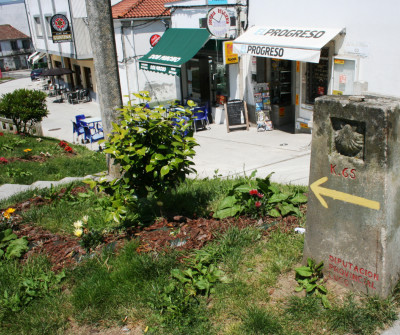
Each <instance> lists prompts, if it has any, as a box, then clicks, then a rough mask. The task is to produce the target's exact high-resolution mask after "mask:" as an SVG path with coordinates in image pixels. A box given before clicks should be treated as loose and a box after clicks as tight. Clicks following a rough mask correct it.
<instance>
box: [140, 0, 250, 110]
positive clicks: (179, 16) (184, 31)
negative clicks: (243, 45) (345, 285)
mask: <svg viewBox="0 0 400 335" xmlns="http://www.w3.org/2000/svg"><path fill="white" fill-rule="evenodd" d="M165 6H166V7H167V8H169V9H170V11H171V26H170V27H169V29H168V30H166V32H165V33H164V34H163V35H162V37H161V39H160V41H159V43H158V44H157V45H156V46H155V47H154V48H153V49H152V50H151V51H150V52H149V53H147V54H146V55H145V56H143V57H142V58H141V59H140V60H139V65H140V69H141V70H143V71H145V72H154V73H157V74H158V76H159V78H161V76H168V75H169V76H173V77H175V78H176V87H175V92H174V96H173V97H172V98H174V99H178V100H181V101H182V102H184V101H185V100H187V99H191V100H194V101H196V102H198V103H200V104H208V105H209V106H215V105H216V104H217V102H221V101H219V100H220V99H223V97H227V96H229V97H230V98H232V99H234V98H238V97H239V92H238V82H237V81H238V74H239V65H238V63H237V61H236V62H233V64H231V65H229V64H227V62H225V61H224V47H225V42H229V41H232V40H233V39H234V38H236V37H237V36H238V35H239V34H240V32H241V31H242V29H243V27H245V26H246V25H247V19H246V18H247V16H246V13H247V12H246V1H235V0H218V1H215V0H214V1H213V0H208V1H207V0H192V1H189V0H184V1H175V2H170V3H166V4H165Z"/></svg>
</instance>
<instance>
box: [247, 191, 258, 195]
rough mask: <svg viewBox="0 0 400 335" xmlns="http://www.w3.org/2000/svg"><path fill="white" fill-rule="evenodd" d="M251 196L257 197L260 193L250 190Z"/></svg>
mask: <svg viewBox="0 0 400 335" xmlns="http://www.w3.org/2000/svg"><path fill="white" fill-rule="evenodd" d="M249 193H250V195H256V194H258V191H257V190H250V192H249Z"/></svg>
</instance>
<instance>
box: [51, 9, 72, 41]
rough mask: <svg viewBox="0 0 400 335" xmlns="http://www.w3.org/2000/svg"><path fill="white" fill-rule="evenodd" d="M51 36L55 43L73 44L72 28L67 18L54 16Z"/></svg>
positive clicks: (58, 15)
mask: <svg viewBox="0 0 400 335" xmlns="http://www.w3.org/2000/svg"><path fill="white" fill-rule="evenodd" d="M50 26H51V36H52V38H53V43H62V42H71V41H72V34H71V26H70V24H69V21H68V19H67V17H66V16H65V15H63V14H56V15H53V16H52V18H51V19H50Z"/></svg>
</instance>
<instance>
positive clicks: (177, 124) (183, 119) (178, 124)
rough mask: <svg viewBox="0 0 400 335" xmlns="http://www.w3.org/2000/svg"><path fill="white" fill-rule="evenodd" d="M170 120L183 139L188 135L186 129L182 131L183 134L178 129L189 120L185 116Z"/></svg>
mask: <svg viewBox="0 0 400 335" xmlns="http://www.w3.org/2000/svg"><path fill="white" fill-rule="evenodd" d="M171 120H172V121H173V122H172V125H173V126H174V127H176V128H177V129H178V131H179V132H180V133H181V134H182V135H183V137H185V136H187V135H188V133H189V131H188V129H187V128H186V129H185V130H184V131H183V133H182V130H181V129H180V128H182V127H183V126H185V125H186V124H187V123H188V121H189V118H188V117H187V116H175V117H173V118H172V119H171Z"/></svg>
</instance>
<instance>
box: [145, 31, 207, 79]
mask: <svg viewBox="0 0 400 335" xmlns="http://www.w3.org/2000/svg"><path fill="white" fill-rule="evenodd" d="M209 37H210V34H209V32H208V30H207V29H193V28H170V29H167V30H166V31H165V33H164V35H163V36H162V37H161V39H160V41H159V42H158V43H157V44H156V46H155V47H154V48H153V49H151V51H150V52H149V53H148V54H147V55H145V56H143V57H142V58H140V59H139V68H140V69H142V70H147V71H155V72H160V73H166V74H171V75H176V76H179V75H180V72H181V66H182V64H184V63H186V62H187V61H189V60H190V59H192V58H193V56H194V55H196V54H197V52H198V51H199V50H200V49H201V48H202V47H203V45H204V44H205V43H206V42H207V40H208V38H209Z"/></svg>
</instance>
